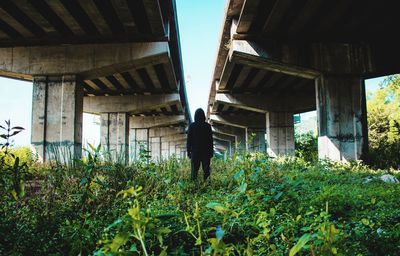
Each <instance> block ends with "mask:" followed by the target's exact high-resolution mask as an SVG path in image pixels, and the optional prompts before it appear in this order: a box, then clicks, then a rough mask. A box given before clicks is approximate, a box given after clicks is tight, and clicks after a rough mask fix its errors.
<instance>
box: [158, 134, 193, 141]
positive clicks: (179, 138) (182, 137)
mask: <svg viewBox="0 0 400 256" xmlns="http://www.w3.org/2000/svg"><path fill="white" fill-rule="evenodd" d="M186 139H187V135H186V134H176V135H169V136H163V137H161V141H162V142H166V141H169V142H171V141H185V140H186Z"/></svg>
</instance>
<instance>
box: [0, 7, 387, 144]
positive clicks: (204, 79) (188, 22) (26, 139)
mask: <svg viewBox="0 0 400 256" xmlns="http://www.w3.org/2000/svg"><path fill="white" fill-rule="evenodd" d="M176 3H177V11H178V22H179V30H180V40H181V48H182V59H183V67H184V72H185V80H186V87H187V94H188V100H189V106H190V110H191V112H192V114H194V111H195V110H196V109H197V108H203V109H205V108H206V106H207V100H208V93H209V88H210V84H211V78H212V74H213V71H214V65H215V57H216V53H217V48H218V43H219V36H220V30H221V24H222V19H223V14H224V7H225V0H201V1H191V0H176ZM380 81H382V78H376V79H370V80H367V82H366V84H367V90H375V89H376V88H378V84H379V82H380ZM0 103H1V105H0V106H1V107H0V124H2V125H3V124H4V120H6V119H11V122H12V124H13V125H18V126H23V127H25V128H26V130H25V131H23V132H21V133H20V134H18V136H16V137H15V145H29V144H30V134H31V113H32V84H31V83H30V82H29V83H28V82H22V81H18V80H12V79H6V78H0ZM94 121H96V118H94V117H92V116H90V115H84V127H83V137H84V141H88V142H91V143H96V142H97V141H98V140H99V136H100V134H99V133H100V132H99V131H100V129H99V127H98V125H95V124H94Z"/></svg>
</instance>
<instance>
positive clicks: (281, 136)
mask: <svg viewBox="0 0 400 256" xmlns="http://www.w3.org/2000/svg"><path fill="white" fill-rule="evenodd" d="M266 129H267V130H266V137H267V139H266V140H267V153H268V154H269V155H270V156H272V157H277V156H279V155H288V156H294V122H293V113H291V112H267V113H266Z"/></svg>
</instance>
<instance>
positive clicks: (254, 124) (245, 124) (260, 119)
mask: <svg viewBox="0 0 400 256" xmlns="http://www.w3.org/2000/svg"><path fill="white" fill-rule="evenodd" d="M210 121H211V122H213V123H214V122H215V123H219V124H225V125H230V126H234V127H239V128H243V129H247V128H249V127H250V128H264V127H265V115H262V116H261V115H254V116H251V117H249V116H245V115H234V116H230V115H213V114H212V115H210Z"/></svg>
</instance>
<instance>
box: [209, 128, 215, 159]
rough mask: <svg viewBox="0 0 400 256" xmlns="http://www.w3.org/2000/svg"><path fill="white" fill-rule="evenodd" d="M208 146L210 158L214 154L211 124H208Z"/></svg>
mask: <svg viewBox="0 0 400 256" xmlns="http://www.w3.org/2000/svg"><path fill="white" fill-rule="evenodd" d="M208 148H209V152H210V158H211V157H213V156H214V141H213V136H212V130H211V125H208Z"/></svg>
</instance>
